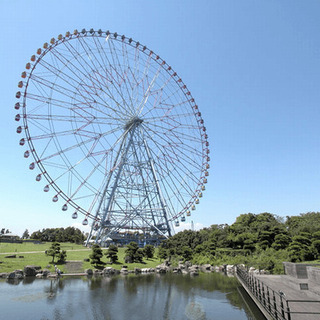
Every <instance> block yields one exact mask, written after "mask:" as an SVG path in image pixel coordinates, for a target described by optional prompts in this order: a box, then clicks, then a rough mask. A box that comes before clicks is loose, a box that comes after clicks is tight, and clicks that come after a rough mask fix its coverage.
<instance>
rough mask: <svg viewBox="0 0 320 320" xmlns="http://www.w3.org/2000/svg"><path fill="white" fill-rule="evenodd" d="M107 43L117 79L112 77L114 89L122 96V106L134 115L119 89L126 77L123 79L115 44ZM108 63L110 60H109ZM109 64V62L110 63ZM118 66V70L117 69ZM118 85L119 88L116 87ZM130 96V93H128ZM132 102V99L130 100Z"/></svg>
mask: <svg viewBox="0 0 320 320" xmlns="http://www.w3.org/2000/svg"><path fill="white" fill-rule="evenodd" d="M107 43H108V45H109V48H110V52H111V58H112V62H113V67H112V69H111V70H114V71H115V74H116V76H117V79H115V78H114V81H115V82H116V84H117V85H118V86H116V85H114V88H115V89H116V91H117V93H118V94H119V96H120V97H121V98H122V101H123V104H124V105H123V106H126V107H127V108H128V109H129V110H130V113H131V115H132V116H133V115H134V109H133V106H132V105H129V104H128V103H127V101H126V99H125V96H124V94H123V92H122V90H121V88H122V84H123V83H125V85H126V79H125V76H124V75H125V72H124V70H121V63H120V61H119V58H118V55H117V54H116V52H117V50H116V48H115V44H114V43H113V42H110V41H108V42H107ZM109 64H110V61H109ZM110 65H111V64H110ZM118 68H119V69H120V70H118ZM118 87H119V89H118ZM129 96H130V94H129ZM130 102H132V101H130Z"/></svg>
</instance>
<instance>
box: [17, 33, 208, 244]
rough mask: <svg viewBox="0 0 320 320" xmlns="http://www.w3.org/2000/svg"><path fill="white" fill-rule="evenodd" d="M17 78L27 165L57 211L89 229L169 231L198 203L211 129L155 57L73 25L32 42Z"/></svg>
mask: <svg viewBox="0 0 320 320" xmlns="http://www.w3.org/2000/svg"><path fill="white" fill-rule="evenodd" d="M21 77H22V80H21V81H20V82H19V83H18V87H19V91H18V92H17V93H16V98H17V99H18V102H17V103H16V104H15V109H16V110H18V114H17V115H16V116H15V120H16V121H17V122H18V127H17V133H18V134H23V133H24V135H23V137H21V139H20V142H19V144H20V145H21V146H22V147H23V148H24V149H23V152H24V157H25V158H30V159H32V160H30V162H29V163H28V164H29V169H30V170H35V171H37V173H36V174H35V179H36V181H39V182H40V183H42V184H43V191H44V192H50V193H52V201H53V202H58V203H59V204H60V206H61V209H62V211H67V210H68V211H71V214H72V218H73V219H76V218H78V216H79V215H81V214H82V215H83V221H82V223H83V224H84V225H87V224H88V223H89V221H91V226H92V228H91V235H93V234H95V235H96V237H97V239H103V238H106V237H108V236H110V235H111V234H112V233H117V232H124V231H128V230H131V231H132V230H135V231H139V232H148V233H151V234H155V235H158V236H161V237H168V236H170V235H171V233H172V224H175V225H176V226H178V225H179V220H181V221H185V220H186V216H190V215H191V212H192V211H193V210H195V208H196V206H195V205H196V204H198V203H199V201H200V200H199V198H201V197H202V193H203V190H205V184H206V183H207V176H208V175H209V173H208V169H209V160H210V158H209V148H208V146H209V143H208V136H207V133H206V128H205V126H204V121H203V119H202V117H201V113H200V111H199V109H198V106H197V104H196V103H195V100H194V98H193V97H192V95H191V93H190V91H189V90H188V88H187V86H186V85H185V84H184V83H183V81H182V80H181V78H180V77H179V76H178V74H177V73H176V72H175V71H174V70H173V68H172V67H171V66H170V65H169V64H167V63H166V61H164V60H163V59H162V58H160V56H159V55H157V54H156V53H154V52H153V51H152V50H150V49H149V48H147V47H146V46H144V45H142V44H140V43H139V42H137V41H134V40H133V39H132V38H127V37H125V36H124V35H119V34H117V33H111V32H109V31H107V32H103V31H101V30H97V31H95V30H93V29H90V30H85V29H83V30H82V31H77V30H74V32H73V33H70V32H67V33H66V34H65V36H63V35H61V34H60V35H59V36H58V37H57V38H56V39H55V38H52V39H51V40H50V42H49V43H45V44H44V45H43V47H42V48H39V49H38V50H37V52H36V54H35V55H32V56H31V60H30V62H28V63H27V64H26V70H25V71H23V72H22V75H21ZM30 156H31V157H30Z"/></svg>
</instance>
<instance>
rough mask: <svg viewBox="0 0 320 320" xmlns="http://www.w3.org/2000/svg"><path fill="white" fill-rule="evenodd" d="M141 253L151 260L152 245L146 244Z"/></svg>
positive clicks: (152, 254) (152, 253)
mask: <svg viewBox="0 0 320 320" xmlns="http://www.w3.org/2000/svg"><path fill="white" fill-rule="evenodd" d="M143 253H144V255H145V257H147V258H148V259H151V258H153V256H154V246H153V245H152V244H147V245H146V246H145V247H144V248H143Z"/></svg>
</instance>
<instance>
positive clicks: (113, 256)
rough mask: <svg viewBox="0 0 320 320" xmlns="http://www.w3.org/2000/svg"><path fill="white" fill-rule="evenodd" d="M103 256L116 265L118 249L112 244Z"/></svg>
mask: <svg viewBox="0 0 320 320" xmlns="http://www.w3.org/2000/svg"><path fill="white" fill-rule="evenodd" d="M105 255H106V256H107V258H109V259H110V261H111V262H112V263H116V262H117V261H118V247H117V246H115V245H114V244H110V246H109V248H108V250H107V252H106V253H105Z"/></svg>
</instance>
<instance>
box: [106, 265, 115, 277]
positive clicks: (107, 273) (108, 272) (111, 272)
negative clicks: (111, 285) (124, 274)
mask: <svg viewBox="0 0 320 320" xmlns="http://www.w3.org/2000/svg"><path fill="white" fill-rule="evenodd" d="M115 273H116V270H115V269H114V268H111V267H106V268H104V269H103V274H104V275H111V274H115Z"/></svg>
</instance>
